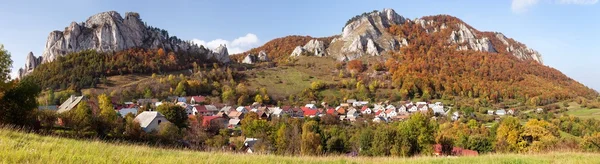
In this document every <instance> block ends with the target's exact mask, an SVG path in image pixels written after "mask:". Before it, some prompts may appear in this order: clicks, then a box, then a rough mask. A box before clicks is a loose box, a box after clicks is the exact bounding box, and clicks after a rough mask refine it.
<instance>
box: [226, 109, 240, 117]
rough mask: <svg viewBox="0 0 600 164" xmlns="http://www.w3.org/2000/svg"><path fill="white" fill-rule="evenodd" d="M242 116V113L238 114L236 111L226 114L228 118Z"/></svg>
mask: <svg viewBox="0 0 600 164" xmlns="http://www.w3.org/2000/svg"><path fill="white" fill-rule="evenodd" d="M242 114H243V113H242V112H238V111H235V110H232V111H231V112H229V114H227V116H229V117H240V116H242Z"/></svg>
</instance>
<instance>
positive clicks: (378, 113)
mask: <svg viewBox="0 0 600 164" xmlns="http://www.w3.org/2000/svg"><path fill="white" fill-rule="evenodd" d="M375 117H383V118H387V117H386V115H385V111H383V110H380V111H377V112H375Z"/></svg>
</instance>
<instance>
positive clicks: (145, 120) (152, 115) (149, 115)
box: [134, 111, 165, 128]
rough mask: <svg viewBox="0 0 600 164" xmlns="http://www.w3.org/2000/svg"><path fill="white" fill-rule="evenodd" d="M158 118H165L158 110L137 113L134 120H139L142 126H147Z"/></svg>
mask: <svg viewBox="0 0 600 164" xmlns="http://www.w3.org/2000/svg"><path fill="white" fill-rule="evenodd" d="M156 118H165V116H163V115H162V114H160V112H156V111H144V112H142V113H140V114H139V115H137V116H136V117H135V119H134V120H135V121H137V122H139V123H140V126H141V127H142V128H146V127H148V125H150V123H152V120H154V119H156Z"/></svg>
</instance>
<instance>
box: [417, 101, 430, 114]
mask: <svg viewBox="0 0 600 164" xmlns="http://www.w3.org/2000/svg"><path fill="white" fill-rule="evenodd" d="M417 103H418V102H417ZM417 108H418V110H419V111H421V112H427V111H429V107H428V106H427V104H419V105H417Z"/></svg>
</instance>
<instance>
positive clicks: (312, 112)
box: [302, 109, 318, 116]
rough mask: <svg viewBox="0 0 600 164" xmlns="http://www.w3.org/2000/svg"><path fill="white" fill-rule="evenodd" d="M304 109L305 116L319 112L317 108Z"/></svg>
mask: <svg viewBox="0 0 600 164" xmlns="http://www.w3.org/2000/svg"><path fill="white" fill-rule="evenodd" d="M302 111H304V116H316V115H317V112H318V111H317V110H311V109H308V110H302Z"/></svg>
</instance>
